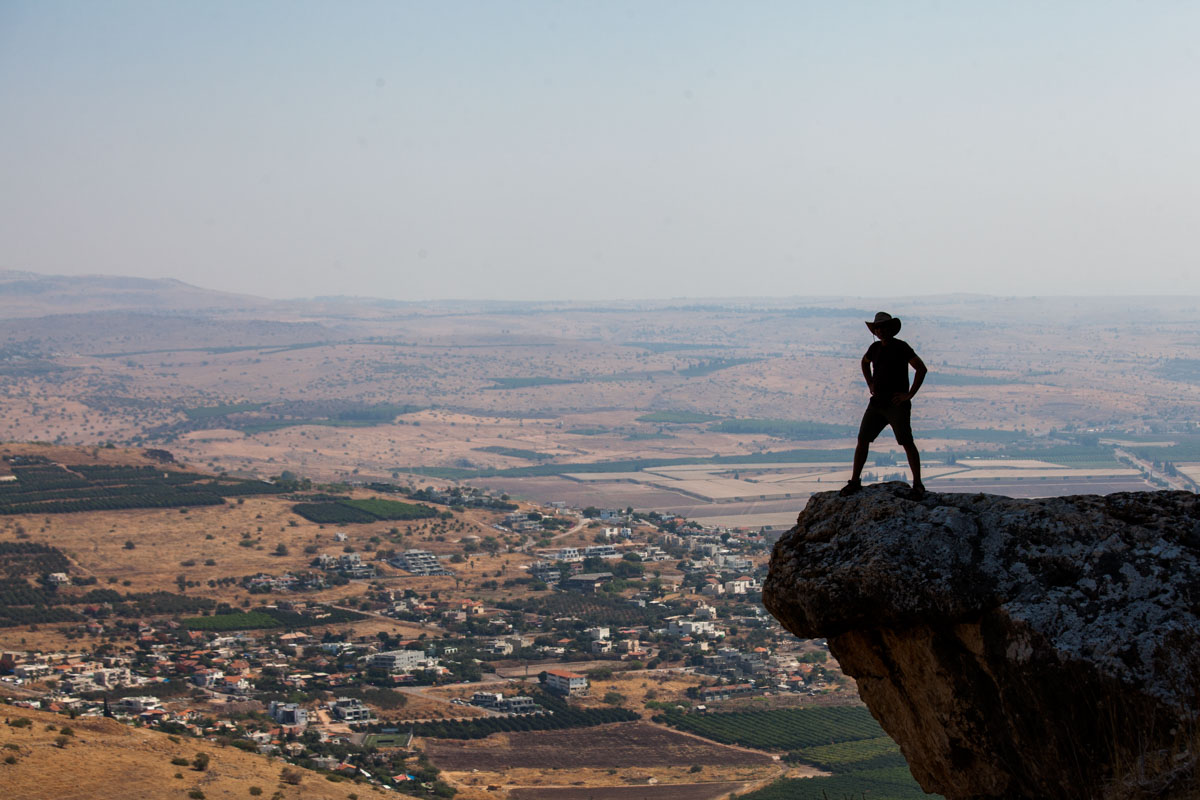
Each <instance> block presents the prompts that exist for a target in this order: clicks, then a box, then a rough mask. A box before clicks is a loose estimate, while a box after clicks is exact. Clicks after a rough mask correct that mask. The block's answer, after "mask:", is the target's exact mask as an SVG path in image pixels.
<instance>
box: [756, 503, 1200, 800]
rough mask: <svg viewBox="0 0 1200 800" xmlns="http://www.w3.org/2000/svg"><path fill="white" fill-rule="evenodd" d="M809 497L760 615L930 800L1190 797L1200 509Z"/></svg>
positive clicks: (1199, 654) (1196, 706)
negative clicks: (871, 728)
mask: <svg viewBox="0 0 1200 800" xmlns="http://www.w3.org/2000/svg"><path fill="white" fill-rule="evenodd" d="M905 488H906V487H904V485H903V484H895V483H885V484H879V485H875V486H871V487H867V488H865V489H864V490H863V491H862V492H860V493H858V494H856V495H853V496H851V497H848V498H843V497H839V496H838V495H837V494H836V493H834V492H827V493H822V494H818V495H814V496H813V497H812V499H811V500H810V501H809V503H808V505H807V507H806V508H805V509H804V511H803V512H802V513H801V514H800V516H799V518H798V520H797V524H796V527H795V528H793V529H792V530H791V531H789V532H788V533H787V534H785V535H784V536H783V537H782V538H781V539H780V540H779V542H778V543H777V544H776V545H775V551H774V554H773V555H772V558H771V567H770V575H769V576H768V578H767V580H766V583H765V584H764V587H763V602H764V604H765V605H766V607H767V608H768V609H769V610H770V611H771V613H772V614H774V615H775V616H776V617H777V618H778V619H779V621H780V622H781V623H782V624H783V626H784V627H785V628H787V629H788V630H790V631H791V632H792V633H794V634H796V635H797V636H800V637H804V638H825V639H827V640H828V642H829V649H830V651H831V652H832V654H833V655H834V657H835V658H837V660H838V662H839V663H840V664H841V667H842V669H843V670H844V671H845V672H846V673H847V674H848V675H850V676H852V677H853V678H854V679H855V680H856V681H857V683H858V689H859V693H860V694H861V695H862V698H863V700H864V701H865V702H866V704H867V706H868V707H869V708H870V709H871V712H872V713H873V714H874V715H875V716H876V718H877V719H878V720H879V722H880V724H881V725H882V726H883V728H884V730H886V731H887V732H888V734H889V735H890V736H891V737H892V738H893V739H895V740H896V741H897V742H898V743H899V745H900V748H901V750H902V751H903V752H904V755H905V757H906V758H907V759H908V762H909V766H910V768H911V770H912V773H913V776H914V777H915V778H916V779H917V781H918V782H919V783H920V784H921V786H922V787H923V788H924V789H925V790H926V791H929V792H937V793H939V794H942V795H944V796H946V797H947V798H951V799H952V800H957V799H958V798H1013V799H1016V798H1039V799H1041V798H1063V799H1064V800H1067V799H1068V798H1069V799H1070V800H1079V799H1080V798H1133V797H1164V798H1165V797H1197V796H1200V792H1198V791H1197V786H1198V779H1200V769H1198V768H1197V750H1198V747H1197V746H1198V745H1200V725H1198V723H1197V711H1198V710H1200V690H1198V689H1200V687H1198V684H1200V558H1198V557H1200V497H1198V496H1197V495H1195V494H1190V493H1187V492H1129V493H1119V494H1112V495H1107V496H1096V495H1084V496H1075V497H1056V498H1047V499H1033V500H1029V499H1013V498H1009V497H998V496H995V495H985V494H937V493H930V494H928V495H927V496H926V497H925V498H924V499H923V500H921V501H913V500H911V499H908V498H907V496H906V492H905V491H904V490H905Z"/></svg>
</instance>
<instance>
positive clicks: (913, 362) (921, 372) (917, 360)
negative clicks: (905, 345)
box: [896, 353, 929, 401]
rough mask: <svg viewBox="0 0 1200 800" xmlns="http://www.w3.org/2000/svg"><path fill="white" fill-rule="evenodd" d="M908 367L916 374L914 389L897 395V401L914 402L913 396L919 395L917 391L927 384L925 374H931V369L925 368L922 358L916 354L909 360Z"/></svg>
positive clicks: (913, 383)
mask: <svg viewBox="0 0 1200 800" xmlns="http://www.w3.org/2000/svg"><path fill="white" fill-rule="evenodd" d="M908 365H909V366H910V367H912V368H913V371H914V372H915V373H916V374H915V375H913V382H912V388H911V389H909V390H908V391H907V392H900V393H899V394H897V395H896V400H897V401H903V400H912V399H913V395H915V394H916V393H917V390H918V389H920V388H921V384H922V383H924V382H925V373H927V372H929V368H928V367H926V366H925V362H924V361H922V360H921V357H920V356H919V355H917V354H916V353H914V354H913V357H912V358H910V359H909V360H908Z"/></svg>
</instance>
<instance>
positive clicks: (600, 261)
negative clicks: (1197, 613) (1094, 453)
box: [0, 0, 1200, 300]
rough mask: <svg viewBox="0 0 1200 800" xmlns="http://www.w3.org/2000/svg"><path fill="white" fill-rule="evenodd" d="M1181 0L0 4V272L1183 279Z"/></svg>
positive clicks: (774, 290)
mask: <svg viewBox="0 0 1200 800" xmlns="http://www.w3.org/2000/svg"><path fill="white" fill-rule="evenodd" d="M1198 41H1200V6H1198V5H1195V4H1184V3H1178V4H1165V3H1159V4H1139V3H1132V2H1113V3H1105V4H1097V3H1087V2H1062V3H1055V4H1048V5H1047V4H1038V3H1032V2H1017V3H1005V4H988V3H979V2H965V3H953V4H942V3H933V2H916V3H858V4H820V3H814V2H774V1H771V2H768V1H766V0H762V1H760V2H753V3H748V4H730V3H700V2H660V3H642V2H603V3H601V2H587V3H548V2H522V3H507V4H501V3H484V2H444V3H418V2H394V3H383V2H362V3H355V4H336V5H334V4H324V3H287V4H285V3H280V2H259V3H254V4H243V3H234V2H215V3H206V4H162V3H151V2H105V3H79V2H76V3H42V2H23V1H18V0H14V1H12V2H8V3H5V4H4V5H3V6H0V108H3V110H4V117H5V124H4V125H3V126H0V182H2V184H3V186H4V190H3V191H0V242H3V247H0V269H19V270H32V271H36V272H43V273H60V274H95V273H107V274H122V275H137V276H144V277H171V278H177V279H180V280H183V281H186V282H188V283H192V284H196V285H199V286H204V287H207V288H214V289H222V290H226V291H237V292H247V293H252V294H259V295H265V296H268V297H295V296H312V295H340V294H351V295H370V296H381V297H391V298H396V299H404V300H420V299H435V298H461V299H522V298H527V299H531V300H546V299H578V300H605V299H617V298H624V299H637V298H656V297H680V296H686V297H719V296H743V297H745V296H791V295H807V296H812V295H819V294H837V295H863V294H868V295H875V296H880V295H889V294H891V295H913V294H931V293H936V294H942V293H947V292H979V293H990V294H1002V295H1031V294H1073V295H1079V294H1172V295H1177V294H1200V270H1197V269H1195V268H1194V265H1193V261H1194V258H1193V256H1192V255H1191V251H1192V250H1193V248H1194V244H1193V243H1194V231H1195V230H1197V229H1200V197H1198V194H1200V125H1198V122H1200V106H1198V105H1197V103H1196V102H1195V75H1196V74H1198V67H1200V49H1198V46H1197V44H1196V43H1197V42H1198Z"/></svg>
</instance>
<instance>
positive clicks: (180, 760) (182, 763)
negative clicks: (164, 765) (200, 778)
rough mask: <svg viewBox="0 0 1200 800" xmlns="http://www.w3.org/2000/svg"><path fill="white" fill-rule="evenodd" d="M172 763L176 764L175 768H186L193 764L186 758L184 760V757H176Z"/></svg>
mask: <svg viewBox="0 0 1200 800" xmlns="http://www.w3.org/2000/svg"><path fill="white" fill-rule="evenodd" d="M171 763H172V764H174V765H175V766H177V767H186V766H187V765H188V764H190V763H191V762H190V761H188V760H187V759H186V758H184V757H183V756H176V757H175V758H172V759H171Z"/></svg>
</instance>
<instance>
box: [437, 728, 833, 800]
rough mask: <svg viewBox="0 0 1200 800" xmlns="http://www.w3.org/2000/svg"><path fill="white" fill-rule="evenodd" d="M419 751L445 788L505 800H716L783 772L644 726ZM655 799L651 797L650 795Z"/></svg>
mask: <svg viewBox="0 0 1200 800" xmlns="http://www.w3.org/2000/svg"><path fill="white" fill-rule="evenodd" d="M422 747H423V748H424V750H425V752H426V753H427V754H428V755H429V757H430V759H431V761H432V762H433V763H434V764H435V765H437V766H438V767H439V768H440V769H442V770H443V773H442V774H443V777H444V778H445V779H446V780H447V781H449V782H451V783H452V784H453V785H455V786H457V787H459V788H462V789H465V790H468V791H471V790H479V789H483V788H485V787H487V786H504V787H507V788H508V790H509V793H510V794H509V796H510V797H518V796H525V795H524V794H522V793H523V792H526V791H533V790H536V793H535V794H531V795H528V796H530V797H542V796H545V797H557V796H559V794H557V793H560V792H565V794H563V795H562V796H563V797H576V796H579V795H577V794H575V792H577V791H581V790H586V791H592V792H598V793H602V796H609V794H611V795H612V796H613V797H630V798H631V800H632V798H633V797H635V796H636V797H640V796H641V795H629V794H626V792H627V791H628V790H636V791H646V790H649V789H656V788H658V789H664V790H667V792H668V793H667V794H665V795H664V796H665V797H675V796H679V794H680V793H683V795H684V796H688V797H695V796H705V797H707V796H713V797H715V796H719V795H721V794H725V793H727V792H729V791H733V790H736V791H744V790H745V788H747V787H749V786H757V785H762V784H764V783H765V782H769V781H771V780H774V779H775V778H778V777H780V776H781V775H784V774H793V775H823V774H827V773H824V772H821V771H820V770H817V769H814V768H808V767H805V768H800V769H793V770H788V769H786V768H785V766H784V765H783V764H781V763H780V762H779V761H778V760H776V759H775V758H773V757H772V756H771V755H769V754H765V753H758V752H755V751H751V750H745V749H742V748H734V747H727V746H724V745H720V744H716V743H713V742H709V741H706V740H704V739H701V738H698V737H694V736H688V735H686V734H681V733H677V732H674V731H671V730H669V729H666V728H662V727H660V726H657V725H651V724H649V723H644V722H633V723H622V724H617V725H605V726H600V727H595V728H584V729H571V730H562V731H545V732H523V733H505V734H493V735H492V736H489V737H487V738H486V739H480V740H474V741H470V742H455V741H450V740H443V739H426V740H424V741H423V743H422ZM655 796H657V795H655Z"/></svg>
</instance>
